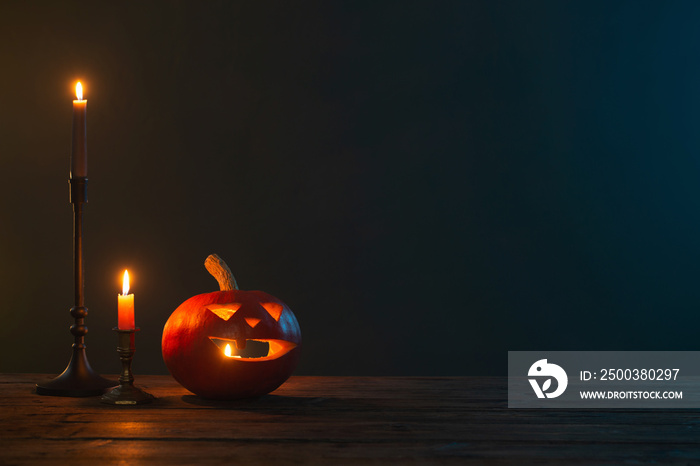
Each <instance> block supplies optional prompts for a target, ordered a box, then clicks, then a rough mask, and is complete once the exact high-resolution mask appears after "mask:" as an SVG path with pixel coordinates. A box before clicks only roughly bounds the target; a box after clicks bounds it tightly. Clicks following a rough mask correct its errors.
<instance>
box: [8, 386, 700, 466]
mask: <svg viewBox="0 0 700 466" xmlns="http://www.w3.org/2000/svg"><path fill="white" fill-rule="evenodd" d="M44 378H46V376H43V375H37V374H0V433H1V435H0V463H2V464H41V463H42V462H47V463H51V462H68V461H69V460H70V461H71V462H72V463H74V464H96V463H108V464H109V463H115V462H120V461H122V460H123V461H124V462H126V463H129V464H132V463H133V464H138V463H148V464H152V463H166V462H167V463H171V464H195V463H196V464H230V463H233V462H245V463H246V464H270V463H273V462H274V463H276V464H313V463H323V464H386V463H396V464H492V465H497V464H515V463H517V464H530V463H536V464H562V462H566V463H567V464H577V463H579V464H619V463H621V462H646V461H648V460H649V459H653V461H655V462H656V463H657V464H664V463H667V464H672V463H674V462H679V461H682V462H688V463H693V462H697V461H700V449H699V448H698V446H697V445H698V440H700V432H699V429H700V420H699V419H700V417H699V416H698V413H697V411H693V410H669V411H661V410H636V411H630V410H609V411H593V410H581V411H570V410H513V409H508V408H507V406H506V402H505V399H506V380H505V379H504V378H481V377H479V378H476V377H449V378H436V377H292V378H291V379H290V380H289V381H288V382H287V383H285V384H284V385H283V386H282V387H280V389H278V390H277V391H276V392H275V393H274V394H272V395H268V396H265V397H262V398H260V399H257V400H246V401H238V402H214V401H207V400H202V399H200V398H198V397H195V396H193V395H192V394H190V393H189V392H187V390H185V389H184V388H182V387H180V386H179V385H177V384H176V383H175V382H174V381H173V379H172V378H170V377H169V376H140V377H137V385H139V386H141V387H143V388H145V389H146V390H148V391H149V392H151V393H153V394H154V395H156V396H157V397H158V399H157V400H156V402H155V403H153V404H151V405H145V406H138V407H116V406H110V405H103V404H101V403H99V400H98V399H97V398H62V397H44V396H39V395H36V394H35V393H32V390H33V387H34V384H35V383H36V382H37V381H40V380H42V379H44ZM76 455H78V457H77V458H76V457H75V456H76Z"/></svg>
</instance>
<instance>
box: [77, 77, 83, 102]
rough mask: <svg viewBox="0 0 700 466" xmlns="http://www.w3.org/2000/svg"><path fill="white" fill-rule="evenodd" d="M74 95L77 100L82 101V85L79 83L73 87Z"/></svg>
mask: <svg viewBox="0 0 700 466" xmlns="http://www.w3.org/2000/svg"><path fill="white" fill-rule="evenodd" d="M75 95H76V97H78V100H83V85H82V84H80V81H78V84H76V85H75Z"/></svg>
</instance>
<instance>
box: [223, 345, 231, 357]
mask: <svg viewBox="0 0 700 466" xmlns="http://www.w3.org/2000/svg"><path fill="white" fill-rule="evenodd" d="M224 354H225V355H226V356H228V357H229V358H230V357H231V345H229V344H228V343H226V348H224Z"/></svg>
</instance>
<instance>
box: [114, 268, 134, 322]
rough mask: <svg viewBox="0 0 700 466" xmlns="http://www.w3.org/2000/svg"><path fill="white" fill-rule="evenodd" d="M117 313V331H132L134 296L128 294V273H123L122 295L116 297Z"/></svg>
mask: <svg viewBox="0 0 700 466" xmlns="http://www.w3.org/2000/svg"><path fill="white" fill-rule="evenodd" d="M117 311H118V313H119V319H118V320H119V324H118V327H119V330H133V329H135V328H136V324H135V323H134V294H133V293H132V294H129V272H128V271H126V270H125V271H124V284H123V286H122V294H118V295H117Z"/></svg>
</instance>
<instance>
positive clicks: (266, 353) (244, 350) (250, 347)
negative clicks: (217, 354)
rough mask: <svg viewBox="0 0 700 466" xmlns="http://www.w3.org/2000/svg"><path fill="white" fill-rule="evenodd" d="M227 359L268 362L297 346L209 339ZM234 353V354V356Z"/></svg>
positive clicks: (260, 340) (277, 341)
mask: <svg viewBox="0 0 700 466" xmlns="http://www.w3.org/2000/svg"><path fill="white" fill-rule="evenodd" d="M209 340H211V342H212V343H214V344H215V345H216V346H218V347H219V349H220V350H221V351H222V352H223V353H224V355H225V356H226V357H228V358H236V359H238V360H240V361H269V360H271V359H277V358H279V357H280V356H284V355H285V354H287V353H288V352H289V351H291V350H292V349H294V348H295V347H296V346H297V345H296V344H295V343H292V342H289V341H284V340H262V339H252V340H250V339H248V340H240V339H239V340H232V339H224V338H216V337H209ZM234 353H235V354H234Z"/></svg>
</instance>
